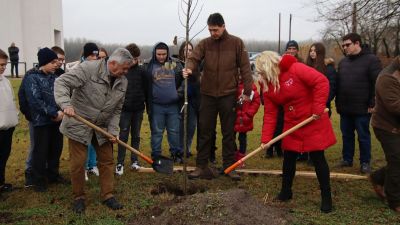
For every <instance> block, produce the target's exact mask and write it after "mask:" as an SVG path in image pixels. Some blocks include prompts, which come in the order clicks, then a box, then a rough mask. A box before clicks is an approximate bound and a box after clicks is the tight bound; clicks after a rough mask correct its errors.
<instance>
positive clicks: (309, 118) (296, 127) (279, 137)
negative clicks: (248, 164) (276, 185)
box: [224, 108, 329, 174]
mask: <svg viewBox="0 0 400 225" xmlns="http://www.w3.org/2000/svg"><path fill="white" fill-rule="evenodd" d="M328 111H329V109H328V108H325V110H324V113H326V112H328ZM313 120H314V117H313V116H310V117H308V118H307V119H305V120H303V121H302V122H301V123H299V124H297V125H296V126H294V127H292V128H290V129H289V130H287V131H285V132H283V133H282V134H280V135H278V136H277V137H275V138H274V139H272V140H270V141H269V142H268V143H267V144H266V146H271V145H272V144H274V143H275V142H277V141H279V140H281V139H283V138H284V137H286V136H288V135H289V134H291V133H293V132H294V131H296V130H297V129H299V128H300V127H303V126H304V125H306V124H308V123H310V122H311V121H313ZM261 150H263V148H262V146H260V147H258V148H257V149H256V150H254V151H252V152H250V153H249V154H248V155H246V156H245V157H243V158H241V159H240V160H238V161H237V162H235V163H234V164H232V165H231V166H229V167H228V168H226V169H225V170H224V173H225V174H228V173H230V172H231V171H232V170H234V169H235V168H236V167H238V166H239V165H240V164H242V163H243V162H244V161H246V160H247V159H248V158H250V157H252V156H253V155H255V154H257V153H258V152H259V151H261Z"/></svg>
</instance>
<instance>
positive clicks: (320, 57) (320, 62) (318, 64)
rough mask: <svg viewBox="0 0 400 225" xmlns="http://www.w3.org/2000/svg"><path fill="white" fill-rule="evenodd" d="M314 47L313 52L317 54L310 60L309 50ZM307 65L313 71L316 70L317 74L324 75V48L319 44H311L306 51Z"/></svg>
mask: <svg viewBox="0 0 400 225" xmlns="http://www.w3.org/2000/svg"><path fill="white" fill-rule="evenodd" d="M313 46H314V47H315V52H316V53H317V57H316V58H315V59H312V58H311V57H310V52H311V48H312V47H313ZM307 65H308V66H311V67H313V68H314V69H316V70H318V71H319V72H321V73H323V74H325V73H326V65H325V46H324V45H323V44H322V43H320V42H317V43H313V44H312V45H311V46H310V49H309V50H308V56H307Z"/></svg>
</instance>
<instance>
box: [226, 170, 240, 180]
mask: <svg viewBox="0 0 400 225" xmlns="http://www.w3.org/2000/svg"><path fill="white" fill-rule="evenodd" d="M226 176H228V177H230V178H231V179H232V180H234V181H239V180H240V175H239V174H238V172H236V170H233V171H231V172H230V173H228V174H226Z"/></svg>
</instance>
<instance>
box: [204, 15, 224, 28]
mask: <svg viewBox="0 0 400 225" xmlns="http://www.w3.org/2000/svg"><path fill="white" fill-rule="evenodd" d="M224 24H225V21H224V18H223V17H222V15H221V14H220V13H213V14H211V15H210V16H209V17H208V19H207V25H209V26H219V27H222V25H224Z"/></svg>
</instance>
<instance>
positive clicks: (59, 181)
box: [49, 176, 71, 185]
mask: <svg viewBox="0 0 400 225" xmlns="http://www.w3.org/2000/svg"><path fill="white" fill-rule="evenodd" d="M49 184H65V185H67V184H71V181H69V180H67V179H65V178H64V177H62V176H57V177H56V178H54V179H49Z"/></svg>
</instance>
